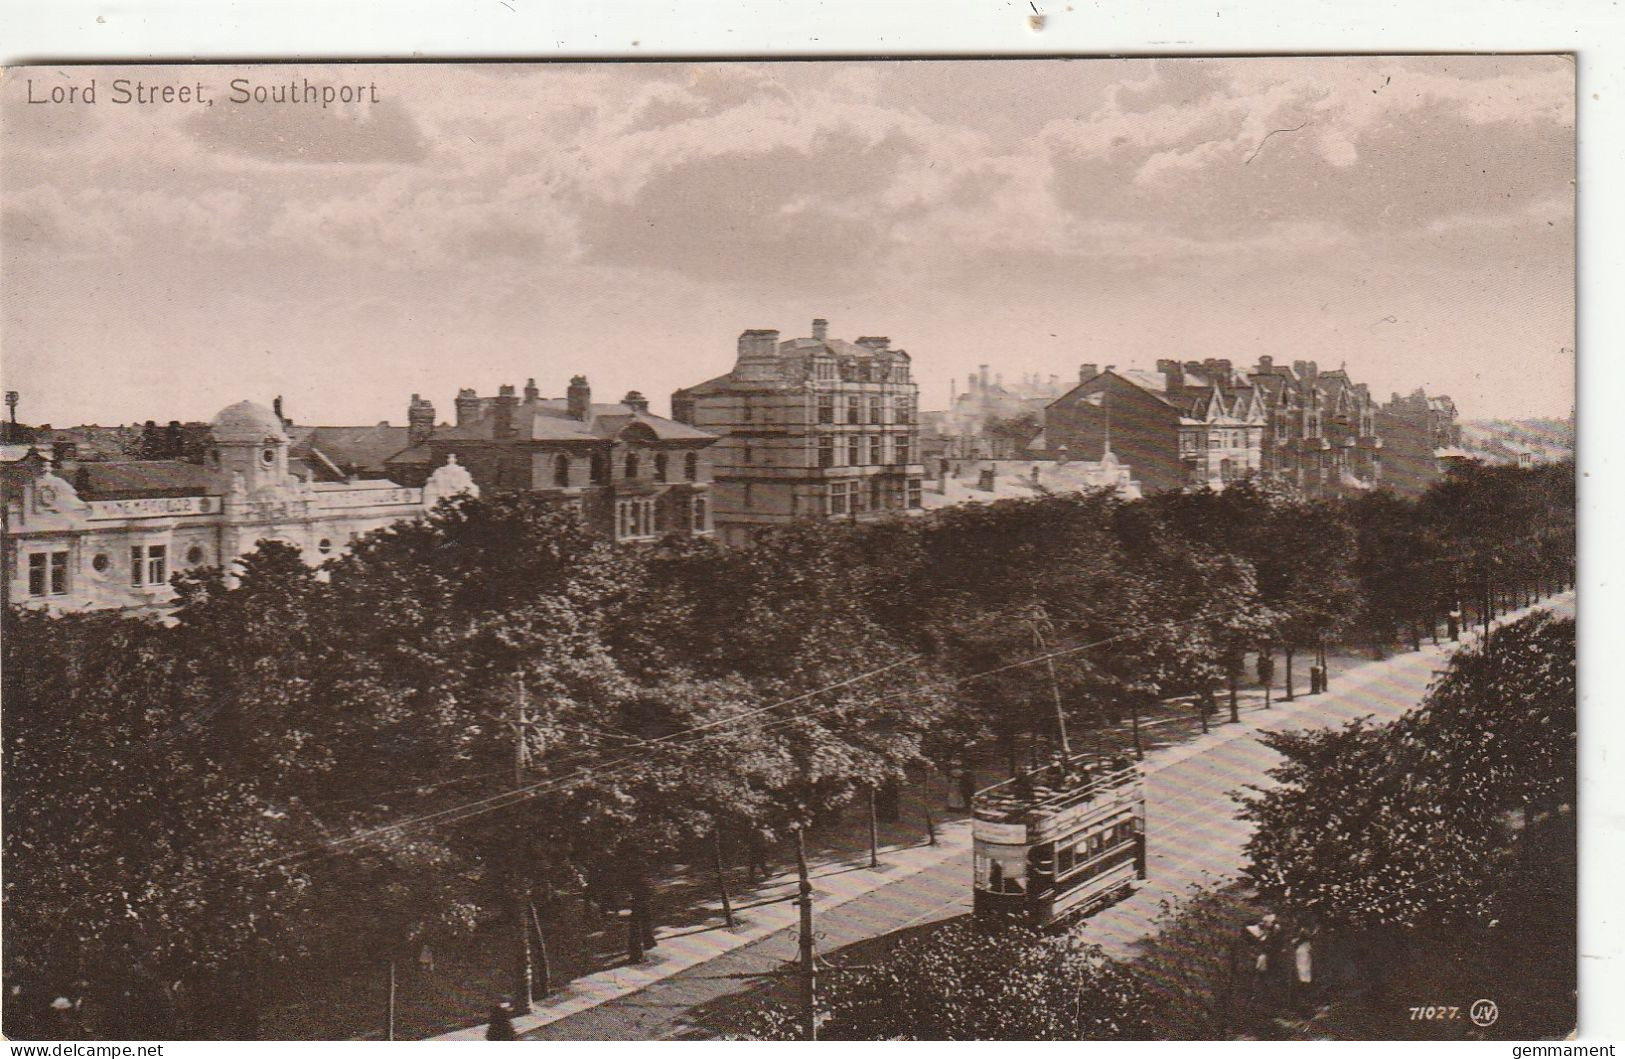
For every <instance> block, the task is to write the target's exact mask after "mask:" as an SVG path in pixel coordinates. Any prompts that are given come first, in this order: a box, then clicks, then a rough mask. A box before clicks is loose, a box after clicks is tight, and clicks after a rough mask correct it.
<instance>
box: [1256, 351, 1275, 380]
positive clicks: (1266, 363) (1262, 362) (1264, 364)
mask: <svg viewBox="0 0 1625 1059" xmlns="http://www.w3.org/2000/svg"><path fill="white" fill-rule="evenodd" d="M1274 370H1275V358H1274V357H1272V356H1270V355H1269V354H1267V353H1266V354H1264V355H1263V356H1261V357H1259V358H1258V373H1259V374H1260V375H1268V374H1269V373H1270V372H1272V371H1274Z"/></svg>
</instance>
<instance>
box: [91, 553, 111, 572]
mask: <svg viewBox="0 0 1625 1059" xmlns="http://www.w3.org/2000/svg"><path fill="white" fill-rule="evenodd" d="M112 565H113V560H112V559H111V558H110V557H108V555H107V554H106V553H105V552H104V553H102V554H100V555H98V556H96V558H94V559H92V560H90V566H91V569H93V570H95V571H96V572H97V573H98V574H105V573H107V568H108V567H109V566H112Z"/></svg>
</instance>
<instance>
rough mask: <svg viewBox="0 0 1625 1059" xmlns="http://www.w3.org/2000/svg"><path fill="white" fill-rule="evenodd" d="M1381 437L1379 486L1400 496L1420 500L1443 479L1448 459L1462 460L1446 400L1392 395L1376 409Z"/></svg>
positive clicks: (1452, 408) (1451, 406) (1453, 414)
mask: <svg viewBox="0 0 1625 1059" xmlns="http://www.w3.org/2000/svg"><path fill="white" fill-rule="evenodd" d="M1377 429H1378V431H1379V432H1380V434H1381V437H1382V480H1383V484H1384V485H1386V486H1387V487H1388V488H1390V489H1392V490H1394V491H1395V492H1396V493H1399V494H1401V495H1404V496H1420V495H1421V494H1422V493H1425V492H1427V489H1428V487H1429V486H1431V485H1432V484H1433V483H1434V482H1437V481H1439V480H1440V479H1441V478H1443V477H1444V470H1445V466H1446V465H1447V464H1448V462H1449V461H1450V460H1452V459H1459V458H1462V457H1464V456H1465V453H1464V452H1463V451H1462V449H1461V427H1460V426H1459V425H1458V424H1457V423H1456V403H1455V402H1454V401H1452V400H1451V399H1450V398H1449V397H1445V396H1439V397H1429V396H1428V395H1427V394H1426V393H1425V392H1424V391H1422V390H1416V391H1415V392H1413V393H1412V394H1411V395H1410V396H1409V397H1401V396H1400V395H1399V394H1397V393H1396V394H1394V395H1393V396H1392V397H1391V398H1390V399H1389V401H1388V403H1387V404H1384V405H1383V406H1382V407H1381V408H1379V409H1377Z"/></svg>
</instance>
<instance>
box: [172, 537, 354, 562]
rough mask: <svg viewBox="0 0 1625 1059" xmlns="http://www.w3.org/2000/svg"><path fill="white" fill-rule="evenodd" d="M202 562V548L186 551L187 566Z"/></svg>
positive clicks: (196, 547)
mask: <svg viewBox="0 0 1625 1059" xmlns="http://www.w3.org/2000/svg"><path fill="white" fill-rule="evenodd" d="M324 543H326V544H327V545H328V547H332V542H331V541H326V542H324ZM202 561H203V549H202V548H201V547H199V546H198V545H196V544H194V545H192V546H191V547H190V548H188V549H186V564H187V565H188V566H196V565H197V564H198V563H201V562H202Z"/></svg>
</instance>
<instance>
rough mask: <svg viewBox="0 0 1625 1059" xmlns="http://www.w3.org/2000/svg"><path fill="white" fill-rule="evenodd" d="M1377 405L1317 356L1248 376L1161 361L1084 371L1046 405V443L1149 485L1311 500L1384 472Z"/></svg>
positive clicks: (1221, 367) (1215, 366)
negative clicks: (1262, 490)
mask: <svg viewBox="0 0 1625 1059" xmlns="http://www.w3.org/2000/svg"><path fill="white" fill-rule="evenodd" d="M1375 419H1376V409H1375V406H1374V405H1373V403H1372V401H1371V396H1370V394H1369V392H1368V391H1367V388H1366V387H1365V385H1364V384H1355V383H1352V382H1350V381H1349V378H1348V374H1347V372H1345V371H1343V370H1342V369H1338V370H1337V371H1333V372H1326V373H1321V372H1320V371H1319V370H1318V368H1317V367H1316V365H1315V363H1314V361H1299V362H1297V363H1296V364H1294V365H1293V366H1292V367H1291V368H1285V367H1280V368H1277V367H1276V366H1275V364H1274V362H1273V360H1272V359H1271V358H1270V357H1261V358H1259V364H1258V367H1257V369H1256V370H1254V371H1252V372H1245V371H1238V370H1236V369H1235V367H1234V366H1233V365H1232V364H1231V362H1230V361H1228V360H1223V359H1209V360H1204V361H1194V360H1192V361H1184V362H1180V361H1177V360H1159V361H1158V362H1157V371H1156V372H1155V373H1152V372H1145V371H1140V370H1137V369H1132V368H1131V369H1127V370H1124V371H1118V370H1117V369H1115V368H1114V367H1112V366H1110V365H1108V366H1107V368H1106V370H1105V371H1100V370H1098V369H1097V368H1096V366H1095V365H1093V364H1085V365H1083V366H1082V367H1081V369H1080V371H1079V382H1078V385H1077V386H1076V387H1074V388H1073V389H1072V390H1071V391H1069V392H1068V393H1066V394H1064V395H1063V396H1061V397H1060V398H1058V399H1057V400H1055V401H1054V402H1053V403H1051V404H1050V405H1049V406H1048V407H1047V408H1046V409H1045V414H1044V445H1045V449H1046V451H1048V452H1049V453H1051V454H1061V455H1064V456H1066V457H1067V458H1070V459H1079V458H1081V459H1100V458H1101V457H1102V455H1103V454H1104V452H1105V450H1106V449H1107V448H1110V449H1111V450H1112V451H1113V452H1114V453H1115V454H1116V455H1118V456H1119V457H1121V458H1122V459H1123V460H1124V461H1125V462H1127V463H1128V464H1129V465H1130V466H1132V467H1133V468H1134V469H1135V474H1136V476H1137V477H1138V478H1139V479H1140V481H1141V482H1142V483H1143V485H1144V487H1145V488H1146V489H1147V490H1160V489H1181V488H1187V487H1191V486H1200V485H1212V486H1215V487H1222V486H1223V485H1224V484H1225V483H1227V482H1231V481H1236V480H1238V479H1242V478H1250V477H1256V476H1263V477H1272V478H1275V479H1277V480H1280V481H1285V482H1289V483H1291V484H1293V485H1294V486H1296V487H1297V488H1299V489H1301V490H1303V491H1304V492H1307V493H1312V494H1314V493H1323V492H1336V491H1340V490H1347V489H1363V488H1369V487H1370V486H1371V485H1373V484H1374V483H1375V482H1376V481H1378V480H1379V479H1380V477H1381V456H1380V450H1381V448H1382V442H1381V440H1380V439H1379V438H1378V437H1377V435H1376V427H1375Z"/></svg>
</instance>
